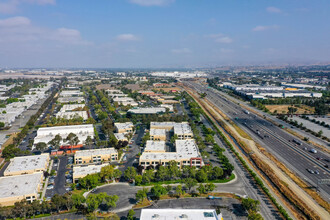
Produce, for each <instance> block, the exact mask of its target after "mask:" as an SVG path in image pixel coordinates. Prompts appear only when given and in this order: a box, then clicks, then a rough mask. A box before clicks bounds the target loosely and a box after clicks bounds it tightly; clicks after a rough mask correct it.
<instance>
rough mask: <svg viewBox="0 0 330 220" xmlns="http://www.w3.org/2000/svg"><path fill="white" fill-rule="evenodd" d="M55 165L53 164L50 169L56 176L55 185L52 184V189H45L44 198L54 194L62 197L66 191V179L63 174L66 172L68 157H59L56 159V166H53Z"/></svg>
mask: <svg viewBox="0 0 330 220" xmlns="http://www.w3.org/2000/svg"><path fill="white" fill-rule="evenodd" d="M54 164H55V163H53V167H52V169H54V170H56V171H57V175H56V177H55V183H54V189H47V191H46V195H45V197H46V198H47V197H52V196H54V195H55V194H59V195H63V194H65V193H66V192H67V191H66V190H65V188H66V182H65V181H66V178H65V172H66V171H68V169H67V168H66V166H67V164H68V157H67V156H61V157H59V158H58V163H57V166H54Z"/></svg>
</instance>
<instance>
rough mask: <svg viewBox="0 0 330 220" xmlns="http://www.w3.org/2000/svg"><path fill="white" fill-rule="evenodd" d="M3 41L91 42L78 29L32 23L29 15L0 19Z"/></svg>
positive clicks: (0, 34) (0, 33)
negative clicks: (40, 25)
mask: <svg viewBox="0 0 330 220" xmlns="http://www.w3.org/2000/svg"><path fill="white" fill-rule="evenodd" d="M0 36H1V43H13V44H15V43H20V42H44V43H49V42H50V41H53V42H59V43H65V44H82V45H83V44H89V43H90V42H88V41H85V40H83V39H82V37H81V34H80V32H79V31H78V30H75V29H68V28H58V29H48V28H44V27H38V26H35V25H33V24H32V23H31V21H30V19H29V18H27V17H19V16H18V17H11V18H7V19H2V20H1V19H0Z"/></svg>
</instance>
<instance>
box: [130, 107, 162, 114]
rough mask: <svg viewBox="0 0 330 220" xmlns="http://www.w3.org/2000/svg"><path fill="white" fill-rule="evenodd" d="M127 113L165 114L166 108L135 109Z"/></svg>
mask: <svg viewBox="0 0 330 220" xmlns="http://www.w3.org/2000/svg"><path fill="white" fill-rule="evenodd" d="M128 112H131V113H134V114H157V113H161V112H166V108H164V107H155V108H151V107H148V108H135V109H130V110H128Z"/></svg>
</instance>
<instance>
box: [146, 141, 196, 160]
mask: <svg viewBox="0 0 330 220" xmlns="http://www.w3.org/2000/svg"><path fill="white" fill-rule="evenodd" d="M175 148H176V152H161V153H157V152H144V153H143V154H142V155H141V157H140V160H189V159H190V158H192V157H194V158H195V157H198V158H200V157H201V155H200V153H199V150H198V146H197V144H196V142H195V140H193V139H187V140H176V141H175Z"/></svg>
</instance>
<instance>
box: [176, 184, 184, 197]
mask: <svg viewBox="0 0 330 220" xmlns="http://www.w3.org/2000/svg"><path fill="white" fill-rule="evenodd" d="M175 192H176V194H177V195H178V196H179V197H180V196H181V195H182V194H183V191H182V186H181V185H178V186H177V187H176V188H175Z"/></svg>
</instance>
